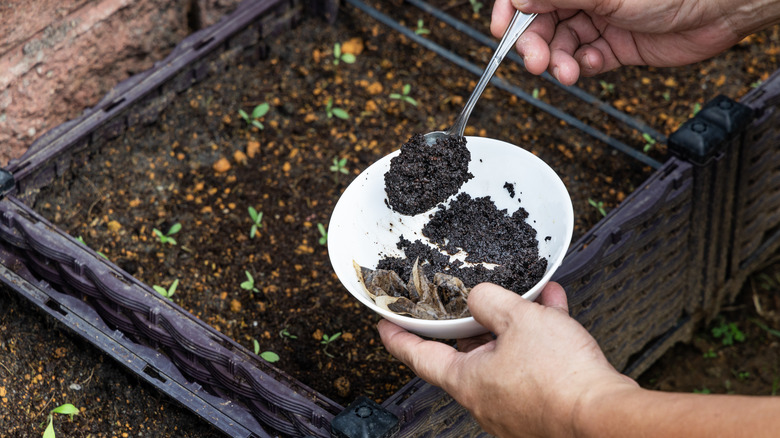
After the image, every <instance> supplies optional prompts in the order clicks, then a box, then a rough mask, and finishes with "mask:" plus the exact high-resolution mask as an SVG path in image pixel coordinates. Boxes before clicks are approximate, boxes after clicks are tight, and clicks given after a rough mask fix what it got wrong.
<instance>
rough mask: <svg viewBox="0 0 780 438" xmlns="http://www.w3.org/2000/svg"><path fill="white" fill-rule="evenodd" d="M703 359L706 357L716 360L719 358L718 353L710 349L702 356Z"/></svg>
mask: <svg viewBox="0 0 780 438" xmlns="http://www.w3.org/2000/svg"><path fill="white" fill-rule="evenodd" d="M702 357H704V358H705V359H714V358H716V357H718V353H716V352H715V350H713V349H712V348H710V349H709V350H707V351H706V352H705V353H704V354H703V355H702Z"/></svg>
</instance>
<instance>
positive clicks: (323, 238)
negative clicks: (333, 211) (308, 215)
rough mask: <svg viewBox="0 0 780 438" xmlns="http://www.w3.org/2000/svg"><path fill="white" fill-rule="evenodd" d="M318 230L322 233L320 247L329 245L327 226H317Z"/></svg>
mask: <svg viewBox="0 0 780 438" xmlns="http://www.w3.org/2000/svg"><path fill="white" fill-rule="evenodd" d="M317 229H318V230H319V231H320V245H325V244H327V243H328V232H327V231H325V225H322V224H317Z"/></svg>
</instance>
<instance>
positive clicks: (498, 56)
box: [423, 11, 536, 145]
mask: <svg viewBox="0 0 780 438" xmlns="http://www.w3.org/2000/svg"><path fill="white" fill-rule="evenodd" d="M534 18H536V14H524V13H522V12H520V11H515V15H514V16H513V17H512V21H511V22H510V23H509V26H507V28H506V31H505V32H504V36H503V37H502V38H501V41H500V42H499V43H498V46H496V50H495V52H493V57H491V58H490V62H488V65H487V67H485V71H483V72H482V76H481V77H480V78H479V82H477V85H476V86H475V87H474V91H472V92H471V96H469V100H467V101H466V105H464V106H463V110H462V111H461V112H460V114H458V118H457V119H455V123H453V125H452V126H451V127H450V128H449V129H447V130H446V131H432V132H429V133H427V134H425V135H424V136H423V137H424V138H425V143H426V144H428V145H432V144H435V143H436V140H437V139H440V138H443V137H452V136H457V137H463V133H464V132H465V130H466V123H467V122H468V121H469V116H471V111H472V110H473V109H474V105H476V104H477V101H478V100H479V98H480V96H482V92H483V91H485V87H487V84H488V83H489V82H490V79H492V78H493V75H494V74H495V73H496V70H497V69H498V66H499V65H500V64H501V61H503V60H504V57H506V54H507V53H509V50H510V49H511V48H512V47H514V45H515V42H516V41H517V39H518V38H520V35H522V34H523V32H525V30H526V29H528V26H530V25H531V22H532V21H534Z"/></svg>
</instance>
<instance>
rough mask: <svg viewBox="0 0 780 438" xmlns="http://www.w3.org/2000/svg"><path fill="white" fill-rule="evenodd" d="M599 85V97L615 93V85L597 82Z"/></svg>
mask: <svg viewBox="0 0 780 438" xmlns="http://www.w3.org/2000/svg"><path fill="white" fill-rule="evenodd" d="M599 85H601V95H602V96H607V95H610V94H612V93H614V92H615V84H611V83H609V82H607V81H603V80H602V81H599Z"/></svg>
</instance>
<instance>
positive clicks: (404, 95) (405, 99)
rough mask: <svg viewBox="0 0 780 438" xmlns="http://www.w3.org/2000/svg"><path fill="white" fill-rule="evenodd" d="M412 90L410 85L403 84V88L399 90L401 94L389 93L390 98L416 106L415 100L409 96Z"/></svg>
mask: <svg viewBox="0 0 780 438" xmlns="http://www.w3.org/2000/svg"><path fill="white" fill-rule="evenodd" d="M411 91H412V86H411V85H409V84H404V87H403V89H402V90H401V94H398V93H391V94H390V99H398V100H401V101H403V102H406V103H410V104H412V105H414V106H417V101H416V100H414V98H413V97H411V96H409V92H411Z"/></svg>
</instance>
